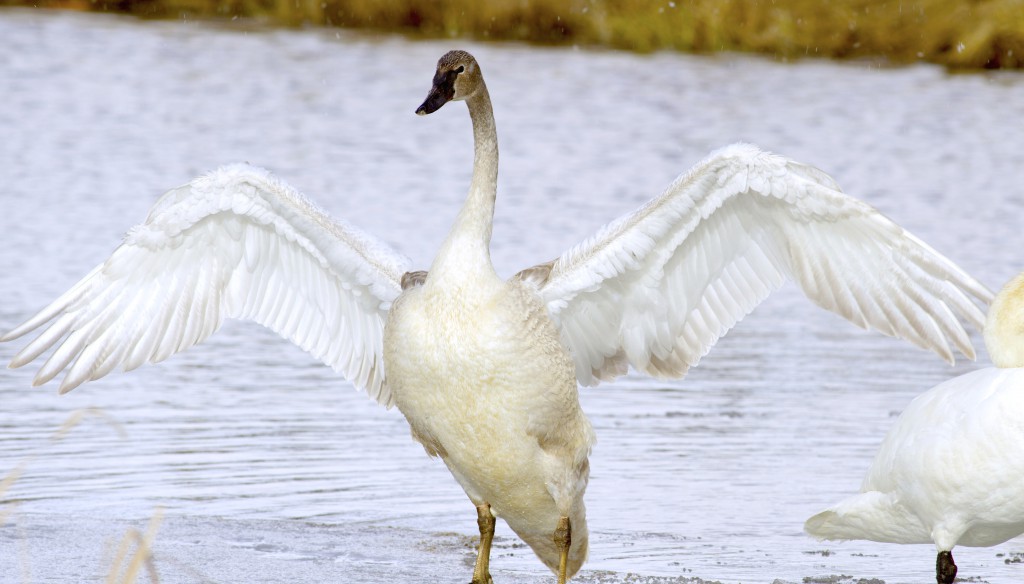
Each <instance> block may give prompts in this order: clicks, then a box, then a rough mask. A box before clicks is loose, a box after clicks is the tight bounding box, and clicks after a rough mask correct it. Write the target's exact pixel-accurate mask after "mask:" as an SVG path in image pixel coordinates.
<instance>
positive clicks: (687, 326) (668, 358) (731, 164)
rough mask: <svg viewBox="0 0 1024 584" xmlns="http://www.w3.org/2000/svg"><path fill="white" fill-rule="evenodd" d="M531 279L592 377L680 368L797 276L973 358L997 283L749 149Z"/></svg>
mask: <svg viewBox="0 0 1024 584" xmlns="http://www.w3.org/2000/svg"><path fill="white" fill-rule="evenodd" d="M519 278H520V279H522V280H523V281H524V282H528V283H532V284H533V285H535V286H536V287H537V290H538V293H539V294H540V296H541V297H542V299H543V300H544V302H545V303H546V304H547V307H548V312H549V314H550V315H551V317H552V319H554V321H555V322H556V324H557V325H558V327H559V329H560V330H561V335H562V341H563V343H564V344H565V346H566V347H567V348H568V349H569V351H570V352H571V353H572V355H573V358H574V359H575V361H576V375H577V378H578V379H579V381H580V382H581V383H582V384H584V385H593V384H595V383H597V382H598V381H600V380H603V379H611V378H614V377H616V376H618V375H622V374H623V373H625V372H626V370H627V367H628V366H629V365H632V366H633V367H634V368H635V369H637V370H638V371H641V372H644V373H647V374H650V375H655V376H658V377H681V376H682V375H683V374H685V373H686V371H687V369H688V368H689V367H691V366H693V365H695V364H696V363H697V361H698V360H700V358H701V357H702V356H704V354H705V353H707V351H708V350H709V349H710V348H711V346H712V345H714V343H715V342H716V341H717V340H718V339H719V337H721V336H722V335H723V334H725V333H726V331H728V330H729V329H730V328H732V326H733V325H735V324H736V322H737V321H739V320H740V319H741V318H743V316H745V315H746V314H747V313H749V312H750V311H751V310H753V309H754V307H755V306H757V305H758V304H760V303H761V301H763V300H764V299H765V298H766V297H767V296H768V294H769V293H771V292H772V291H773V290H775V289H776V288H778V287H779V286H781V285H782V283H783V282H784V281H785V280H786V279H791V280H793V281H795V282H796V283H797V284H798V285H799V286H800V287H801V289H802V290H803V292H804V294H806V295H807V297H808V298H809V299H810V300H811V301H812V302H814V303H815V304H817V305H819V306H821V307H822V308H825V309H827V310H830V311H832V312H835V313H837V314H839V315H841V316H843V317H845V318H847V319H848V320H850V321H851V322H853V323H855V324H857V325H859V326H862V327H865V328H873V329H876V330H878V331H880V332H882V333H885V334H887V335H891V336H895V337H899V338H902V339H906V340H908V341H910V342H912V343H914V344H916V345H918V346H920V347H923V348H925V349H928V350H931V351H934V352H936V353H938V354H939V355H940V356H942V357H944V358H945V359H947V360H949V361H952V360H953V349H952V347H951V346H955V347H956V348H957V349H959V350H960V351H961V352H963V353H964V354H965V355H967V356H968V357H971V358H973V357H974V350H973V347H972V345H971V341H970V337H969V336H968V334H967V332H966V331H965V330H964V327H963V325H962V324H961V323H960V320H959V319H963V320H965V321H967V322H970V323H972V324H974V326H975V327H977V328H978V329H979V330H980V329H981V327H982V324H983V322H984V313H983V312H982V311H981V310H980V309H979V307H978V305H977V304H975V302H978V303H981V304H987V303H989V302H991V300H992V292H991V291H990V290H988V289H987V288H986V287H985V286H983V285H982V284H980V283H979V282H978V281H976V280H975V279H974V278H972V277H970V276H969V275H968V274H966V273H965V272H964V271H963V270H961V269H960V268H958V267H957V266H956V265H955V264H953V262H951V261H949V260H948V259H947V258H945V257H943V256H942V255H940V254H939V253H937V252H936V251H935V250H933V249H932V248H930V247H928V246H927V245H926V244H925V243H923V242H922V241H921V240H919V239H917V238H916V237H914V236H913V235H911V234H910V233H908V232H907V231H905V230H904V229H903V228H901V227H900V226H899V225H896V224H895V223H893V222H892V221H890V220H889V219H888V218H886V217H884V216H883V215H882V214H881V213H879V212H878V211H876V210H875V209H874V208H872V207H870V206H869V205H867V204H865V203H863V202H861V201H858V200H856V199H854V198H853V197H849V196H847V195H845V194H843V193H842V192H840V191H839V189H838V187H837V186H836V184H835V182H833V181H832V179H831V178H829V177H828V176H827V175H826V174H825V173H823V172H821V171H820V170H817V169H815V168H812V167H809V166H806V165H803V164H799V163H797V162H794V161H792V160H787V159H785V158H783V157H781V156H775V155H772V154H769V153H767V152H762V151H760V150H758V149H757V148H755V147H753V146H750V145H746V144H738V145H733V146H730V147H727V148H723V149H721V150H719V151H717V152H715V153H713V154H712V155H710V156H709V157H708V158H706V159H705V160H704V161H702V162H701V163H699V164H698V165H697V166H696V167H694V168H693V169H692V170H690V171H689V172H688V173H686V174H684V175H682V176H681V177H679V179H677V180H676V182H675V183H673V184H672V185H671V186H670V187H669V188H668V190H666V191H665V193H664V194H663V195H661V196H660V197H658V198H656V199H654V200H652V201H650V202H649V203H648V204H646V205H644V206H643V207H641V208H640V209H638V210H637V211H635V212H634V213H631V214H629V215H626V216H624V217H622V218H620V219H619V220H617V221H615V222H613V223H611V224H609V225H608V226H606V227H605V228H603V229H602V230H601V231H600V232H598V233H597V234H595V235H594V236H593V237H591V238H590V239H588V240H586V241H584V242H583V243H581V244H579V245H577V246H576V247H574V248H573V249H571V250H569V251H567V252H566V253H564V254H562V256H561V257H559V258H558V259H556V260H554V261H552V262H550V263H548V264H543V265H541V266H536V267H534V268H530V269H528V270H524V271H523V272H521V273H520V274H519Z"/></svg>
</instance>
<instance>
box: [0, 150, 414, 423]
mask: <svg viewBox="0 0 1024 584" xmlns="http://www.w3.org/2000/svg"><path fill="white" fill-rule="evenodd" d="M408 263H409V262H408V260H407V259H405V258H404V257H402V256H400V255H398V254H396V253H395V252H393V251H391V250H390V249H389V248H388V247H386V246H385V245H384V244H382V243H380V242H378V241H376V240H375V239H373V238H371V237H370V236H368V235H366V234H364V233H362V232H360V231H358V230H356V229H355V228H353V227H351V226H348V225H345V224H342V223H340V222H337V221H334V220H332V219H330V218H329V217H328V216H327V215H326V214H324V213H323V212H322V211H320V210H319V209H317V208H316V207H315V206H314V205H313V204H312V203H310V202H309V201H308V200H307V199H306V198H305V197H303V196H302V195H301V194H299V193H298V192H297V191H295V190H294V189H293V188H291V187H289V186H288V185H286V184H284V183H283V182H281V181H279V180H277V179H276V178H274V177H273V176H272V175H271V174H270V173H268V172H267V171H265V170H262V169H259V168H254V167H250V166H247V165H233V166H228V167H224V168H221V169H219V170H217V171H215V172H213V173H211V174H209V175H207V176H204V177H201V178H197V179H195V180H193V181H192V182H190V183H188V184H187V185H185V186H182V187H179V188H177V189H174V190H171V191H169V192H167V193H166V194H165V195H164V196H163V197H162V198H161V199H160V200H159V201H158V202H157V203H156V205H155V206H154V207H153V209H152V210H151V211H150V214H149V217H148V218H147V219H146V222H145V223H143V224H141V225H138V226H136V227H134V228H133V229H132V230H131V231H129V232H128V234H127V235H126V236H125V239H124V242H123V243H122V244H121V245H120V246H119V247H118V248H117V249H116V250H115V251H114V253H113V254H112V255H111V256H110V258H109V259H107V260H106V261H105V262H103V263H102V264H100V265H99V266H97V267H96V268H95V269H93V270H92V272H90V273H89V274H88V275H87V276H86V277H84V278H83V279H82V280H81V281H80V282H78V283H77V284H75V286H74V287H72V288H71V289H70V290H68V291H67V292H66V293H65V294H64V295H62V296H61V297H60V298H58V299H57V300H55V301H54V302H53V303H51V304H50V305H49V306H47V307H46V308H44V309H43V310H42V311H40V312H39V313H38V314H36V315H35V316H34V317H32V318H30V319H29V320H28V321H26V322H25V323H24V324H22V325H20V326H18V327H17V328H15V329H14V330H12V331H10V332H9V333H7V334H5V335H3V336H2V337H0V341H10V340H12V339H15V338H18V337H20V336H22V335H24V334H25V333H28V332H30V331H32V330H34V329H37V328H40V327H42V333H41V334H40V335H39V336H38V337H37V338H36V339H35V340H33V341H32V342H30V343H29V344H28V345H27V346H26V347H25V348H24V349H22V350H21V351H20V352H19V353H18V354H17V355H16V356H15V357H14V359H13V360H12V362H11V367H20V366H22V365H25V364H26V363H28V362H30V361H32V360H33V359H35V358H36V357H38V356H39V355H41V354H42V353H43V352H45V351H46V350H48V349H49V348H51V347H56V348H55V350H54V351H53V353H52V354H51V355H50V357H49V358H48V359H47V360H46V362H45V363H44V364H43V366H42V368H41V369H40V370H39V373H38V374H37V375H36V377H35V380H34V384H36V385H39V384H42V383H45V382H47V381H49V380H50V379H52V378H53V377H54V376H56V375H57V374H59V373H60V372H61V371H63V370H64V369H65V368H68V367H69V366H70V369H69V370H68V372H67V374H66V375H65V377H64V379H63V380H62V382H61V385H60V391H61V393H64V392H67V391H70V390H72V389H74V388H75V387H77V386H78V385H80V384H81V383H83V382H85V381H90V380H94V379H98V378H100V377H103V376H104V375H106V374H107V373H109V372H110V371H112V370H114V369H115V368H118V367H120V368H122V369H124V370H126V371H127V370H131V369H134V368H136V367H138V366H140V365H142V364H144V363H156V362H159V361H162V360H164V359H166V358H168V357H170V356H171V355H173V354H175V353H177V352H179V351H183V350H185V349H187V348H188V347H191V346H193V345H196V344H198V343H200V342H202V341H203V340H204V339H206V338H207V337H208V336H210V335H211V334H212V333H213V332H214V331H216V330H217V329H218V328H220V326H221V324H222V323H223V322H224V319H225V318H241V319H249V320H253V321H256V322H258V323H260V324H262V325H264V326H267V327H268V328H270V329H272V330H274V331H275V332H277V333H278V334H280V335H281V336H283V337H285V338H287V339H289V340H291V341H292V342H294V343H295V344H296V345H298V346H299V347H301V348H302V349H304V350H306V351H308V352H309V353H311V354H312V355H314V356H315V357H317V358H318V359H321V360H322V361H323V362H324V363H326V364H327V365H330V366H331V367H333V368H334V369H335V370H337V371H339V372H340V373H342V374H343V375H345V376H346V377H347V378H348V379H349V380H351V381H352V382H353V383H354V384H356V385H357V386H359V387H362V388H364V389H366V390H367V392H368V393H369V394H370V395H371V396H372V397H374V398H375V399H377V400H378V401H379V402H381V403H383V404H385V405H391V403H392V400H391V394H390V391H389V390H388V387H387V383H386V381H385V379H384V368H383V360H382V359H383V327H384V319H385V317H386V314H387V311H388V309H389V308H390V305H391V302H392V301H393V300H394V299H395V298H396V297H397V296H398V295H399V293H400V292H401V278H402V274H403V273H404V272H405V271H406V270H407V268H408Z"/></svg>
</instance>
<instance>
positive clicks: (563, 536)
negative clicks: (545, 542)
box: [555, 517, 572, 584]
mask: <svg viewBox="0 0 1024 584" xmlns="http://www.w3.org/2000/svg"><path fill="white" fill-rule="evenodd" d="M570 544H572V527H571V526H570V525H569V518H568V517H559V518H558V527H556V528H555V547H556V548H558V584H565V571H566V567H567V566H568V564H569V546H570Z"/></svg>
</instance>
